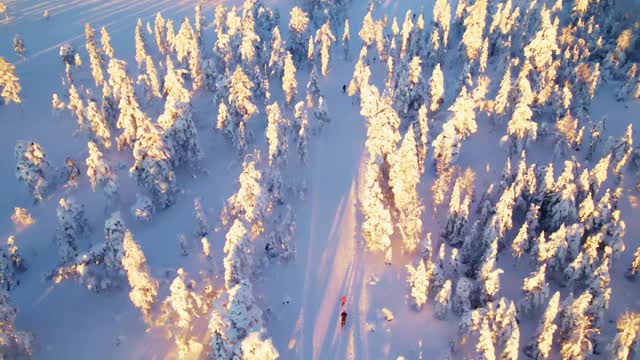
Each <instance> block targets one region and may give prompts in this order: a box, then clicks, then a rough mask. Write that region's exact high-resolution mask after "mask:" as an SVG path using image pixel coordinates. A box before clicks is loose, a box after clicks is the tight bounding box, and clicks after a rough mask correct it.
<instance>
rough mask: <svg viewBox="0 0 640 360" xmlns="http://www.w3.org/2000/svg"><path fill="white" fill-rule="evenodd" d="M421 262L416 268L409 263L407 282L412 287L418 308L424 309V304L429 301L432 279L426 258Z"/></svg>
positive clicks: (412, 295)
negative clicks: (426, 264)
mask: <svg viewBox="0 0 640 360" xmlns="http://www.w3.org/2000/svg"><path fill="white" fill-rule="evenodd" d="M427 261H430V260H427ZM419 262H420V263H419V264H418V266H416V267H415V268H414V267H413V266H411V265H407V272H408V275H407V283H408V284H409V287H410V288H411V297H412V298H413V302H414V303H415V306H416V308H417V309H418V310H420V309H422V305H424V304H425V303H426V302H427V297H428V296H429V283H430V281H431V274H430V273H428V272H427V270H426V267H425V262H424V260H420V261H419Z"/></svg>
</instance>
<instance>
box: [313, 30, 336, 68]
mask: <svg viewBox="0 0 640 360" xmlns="http://www.w3.org/2000/svg"><path fill="white" fill-rule="evenodd" d="M335 41H336V37H335V36H334V35H333V33H332V32H331V26H330V25H329V21H328V20H327V22H326V23H325V24H324V25H322V27H321V28H320V29H318V30H317V31H316V42H317V43H319V44H320V64H321V68H320V71H321V73H322V76H324V77H325V78H326V77H327V71H328V68H329V55H330V54H331V46H332V44H333V43H334V42H335Z"/></svg>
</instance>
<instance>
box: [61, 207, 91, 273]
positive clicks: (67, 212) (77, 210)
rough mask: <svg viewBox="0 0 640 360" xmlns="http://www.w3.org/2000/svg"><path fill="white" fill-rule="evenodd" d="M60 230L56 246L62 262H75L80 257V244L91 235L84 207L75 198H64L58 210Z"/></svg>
mask: <svg viewBox="0 0 640 360" xmlns="http://www.w3.org/2000/svg"><path fill="white" fill-rule="evenodd" d="M56 214H57V216H58V229H57V231H56V244H57V245H58V253H59V254H60V259H61V261H62V262H63V263H64V262H67V261H71V260H73V259H74V258H75V257H76V255H78V245H79V242H80V241H82V240H84V238H85V237H86V236H88V235H89V233H90V228H89V222H88V220H87V217H86V214H85V210H84V205H83V204H81V203H78V202H77V201H76V200H74V199H73V198H66V199H65V198H62V199H60V202H59V203H58V208H57V210H56Z"/></svg>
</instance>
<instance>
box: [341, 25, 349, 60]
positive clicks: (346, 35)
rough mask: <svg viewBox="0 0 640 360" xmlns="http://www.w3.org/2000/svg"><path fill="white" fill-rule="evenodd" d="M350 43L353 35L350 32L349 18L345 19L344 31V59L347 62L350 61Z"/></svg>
mask: <svg viewBox="0 0 640 360" xmlns="http://www.w3.org/2000/svg"><path fill="white" fill-rule="evenodd" d="M350 41H351V33H350V30H349V19H348V18H347V19H345V22H344V30H343V31H342V56H343V57H342V59H343V60H345V61H348V60H349V50H350Z"/></svg>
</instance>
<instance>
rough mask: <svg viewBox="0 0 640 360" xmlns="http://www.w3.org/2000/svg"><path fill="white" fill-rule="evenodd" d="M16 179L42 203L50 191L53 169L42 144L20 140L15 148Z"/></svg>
mask: <svg viewBox="0 0 640 360" xmlns="http://www.w3.org/2000/svg"><path fill="white" fill-rule="evenodd" d="M14 152H15V158H16V178H17V179H18V181H20V182H22V183H24V184H25V185H26V186H27V190H28V191H29V193H31V195H32V196H33V198H34V200H35V201H36V202H38V201H41V200H42V199H43V197H44V196H45V195H46V193H47V191H48V190H49V186H50V182H51V180H52V178H51V177H52V176H53V169H52V168H51V165H49V162H48V161H47V158H46V154H45V153H44V151H43V150H42V147H41V146H40V144H38V143H35V142H32V141H24V140H19V141H17V142H16V146H15V148H14Z"/></svg>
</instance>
